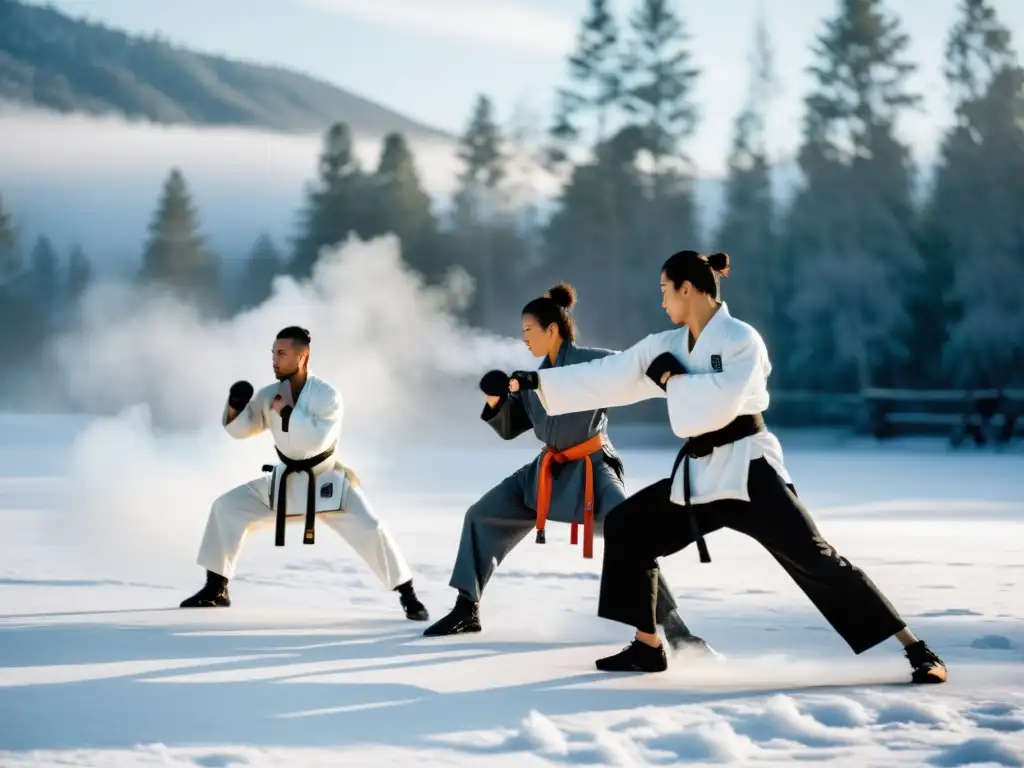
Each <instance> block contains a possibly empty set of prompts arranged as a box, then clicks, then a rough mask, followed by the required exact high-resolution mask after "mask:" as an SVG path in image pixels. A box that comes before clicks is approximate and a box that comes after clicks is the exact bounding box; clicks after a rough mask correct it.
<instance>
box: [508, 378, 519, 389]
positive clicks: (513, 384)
mask: <svg viewBox="0 0 1024 768" xmlns="http://www.w3.org/2000/svg"><path fill="white" fill-rule="evenodd" d="M508 391H509V392H518V391H519V381H518V379H509V380H508Z"/></svg>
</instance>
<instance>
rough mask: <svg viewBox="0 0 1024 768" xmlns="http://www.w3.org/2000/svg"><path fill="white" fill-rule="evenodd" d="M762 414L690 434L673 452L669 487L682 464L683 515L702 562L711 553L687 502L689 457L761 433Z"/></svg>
mask: <svg viewBox="0 0 1024 768" xmlns="http://www.w3.org/2000/svg"><path fill="white" fill-rule="evenodd" d="M764 430H765V424H764V416H762V415H761V414H760V413H754V414H750V415H743V416H737V417H736V418H735V419H733V420H732V421H731V422H729V423H728V424H726V425H725V426H724V427H722V428H721V429H716V430H715V431H714V432H705V433H704V434H703V435H697V436H696V437H691V438H690V439H689V440H687V441H686V442H685V443H683V447H682V448H680V449H679V453H678V454H676V461H675V464H673V465H672V474H671V475H669V488H670V489H671V487H672V481H673V480H675V477H676V470H678V469H679V465H680V464H682V465H683V504H684V505H685V506H686V514H687V516H688V517H689V518H690V533H691V534H693V540H694V541H695V542H696V543H697V552H698V553H699V554H700V561H701V562H702V563H710V562H711V555H709V554H708V545H707V543H706V542H705V541H704V534H703V533H701V530H700V526H699V525H698V524H697V515H696V513H695V512H694V511H693V507H692V506H691V505H690V459H701V458H704V457H705V456H710V455H711V453H712V451H714V450H715V448H721V447H722V446H724V445H729V443H735V442H736V441H737V440H742V439H743V438H745V437H752V436H753V435H756V434H757V433H758V432H764Z"/></svg>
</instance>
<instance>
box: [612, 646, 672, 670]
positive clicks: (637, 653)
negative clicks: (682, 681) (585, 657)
mask: <svg viewBox="0 0 1024 768" xmlns="http://www.w3.org/2000/svg"><path fill="white" fill-rule="evenodd" d="M596 664H597V668H598V669H600V670H601V671H602V672H664V671H665V670H666V669H668V659H667V658H666V656H665V648H664V646H660V645H659V646H658V647H657V648H652V647H651V646H649V645H647V644H646V643H641V642H640V641H639V640H634V641H633V642H632V643H630V644H629V645H627V646H626V647H625V648H624V649H623V650H621V651H619V652H618V653H616V654H615V655H614V656H607V657H605V658H603V659H598V660H597V662H596Z"/></svg>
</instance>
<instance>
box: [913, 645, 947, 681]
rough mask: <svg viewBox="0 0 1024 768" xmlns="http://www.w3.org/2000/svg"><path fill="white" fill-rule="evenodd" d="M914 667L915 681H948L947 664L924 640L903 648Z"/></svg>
mask: <svg viewBox="0 0 1024 768" xmlns="http://www.w3.org/2000/svg"><path fill="white" fill-rule="evenodd" d="M903 652H904V653H905V654H906V656H907V660H908V661H909V662H910V666H911V667H912V668H913V670H914V671H913V674H912V675H911V678H910V680H911V682H913V683H925V684H926V683H944V682H946V665H945V664H944V663H943V661H942V659H940V658H939V657H938V656H936V655H935V653H934V652H932V650H931V649H930V648H929V647H928V646H927V645H925V644H924V640H918V641H917V642H916V643H913V644H911V645H908V646H907V647H906V648H904V649H903Z"/></svg>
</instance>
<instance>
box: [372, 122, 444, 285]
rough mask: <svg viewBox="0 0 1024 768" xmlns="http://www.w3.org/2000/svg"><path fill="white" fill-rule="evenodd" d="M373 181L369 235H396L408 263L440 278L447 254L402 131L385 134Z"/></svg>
mask: <svg viewBox="0 0 1024 768" xmlns="http://www.w3.org/2000/svg"><path fill="white" fill-rule="evenodd" d="M372 183H373V195H372V197H371V199H372V201H373V210H372V212H371V214H370V220H371V222H372V224H371V225H370V230H369V231H370V236H376V235H383V234H387V233H391V234H394V235H397V236H398V238H399V240H401V243H402V253H403V256H404V259H405V261H406V263H408V264H409V265H410V266H412V267H413V268H414V269H416V270H417V271H418V272H419V273H420V274H421V275H423V276H424V277H425V278H426V279H427V280H431V281H434V280H438V279H440V278H441V277H442V275H443V273H444V269H445V266H446V264H445V258H444V257H445V255H444V254H443V253H442V251H441V249H440V248H439V245H438V241H437V225H436V222H435V221H434V214H433V212H432V210H431V200H430V196H429V195H428V194H427V193H426V191H424V189H423V185H422V184H421V183H420V178H419V173H418V172H417V170H416V161H415V159H414V158H413V155H412V151H411V150H410V149H409V145H408V143H407V142H406V140H405V137H404V136H403V135H402V134H400V133H389V134H388V135H387V136H385V137H384V144H383V147H382V149H381V155H380V162H379V163H378V165H377V170H376V172H375V173H374V175H373V179H372Z"/></svg>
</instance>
